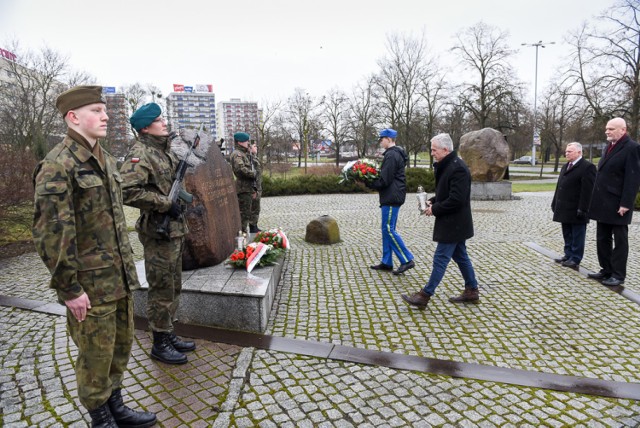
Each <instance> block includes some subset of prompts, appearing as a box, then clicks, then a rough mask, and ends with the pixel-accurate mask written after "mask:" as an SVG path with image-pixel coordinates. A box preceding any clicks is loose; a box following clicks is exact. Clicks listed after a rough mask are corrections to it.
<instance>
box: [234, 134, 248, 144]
mask: <svg viewBox="0 0 640 428" xmlns="http://www.w3.org/2000/svg"><path fill="white" fill-rule="evenodd" d="M233 139H234V140H235V141H237V142H239V143H244V142H245V141H249V134H247V133H246V132H236V133H235V134H233Z"/></svg>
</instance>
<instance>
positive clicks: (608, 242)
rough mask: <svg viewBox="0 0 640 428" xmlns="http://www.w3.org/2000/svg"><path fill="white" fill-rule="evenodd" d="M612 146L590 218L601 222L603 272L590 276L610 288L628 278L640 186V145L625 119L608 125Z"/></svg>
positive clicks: (605, 158)
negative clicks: (635, 211) (634, 211)
mask: <svg viewBox="0 0 640 428" xmlns="http://www.w3.org/2000/svg"><path fill="white" fill-rule="evenodd" d="M605 134H606V135H607V141H609V144H608V146H607V148H606V149H605V150H604V151H603V153H602V157H601V158H600V162H598V173H597V174H596V181H595V185H594V187H593V196H592V197H591V206H590V208H589V217H590V218H591V219H593V220H595V221H597V231H596V243H597V249H598V262H599V263H600V268H601V269H600V272H596V273H591V274H589V278H593V279H597V280H600V281H601V282H602V284H604V285H607V286H617V285H620V284H622V283H623V282H624V279H625V277H626V275H627V257H628V255H629V224H631V216H632V215H633V207H634V205H635V200H636V195H637V194H638V187H639V186H640V145H638V143H636V142H635V141H633V140H632V139H631V138H630V137H629V135H627V124H626V122H625V121H624V119H622V118H619V117H616V118H614V119H611V120H610V121H609V122H607V128H606V130H605Z"/></svg>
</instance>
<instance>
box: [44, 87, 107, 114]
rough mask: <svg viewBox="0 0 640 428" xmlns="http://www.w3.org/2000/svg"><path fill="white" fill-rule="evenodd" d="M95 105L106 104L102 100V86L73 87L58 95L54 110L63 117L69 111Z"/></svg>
mask: <svg viewBox="0 0 640 428" xmlns="http://www.w3.org/2000/svg"><path fill="white" fill-rule="evenodd" d="M95 103H102V104H106V101H105V100H104V98H102V86H75V87H73V88H71V89H69V90H68V91H64V92H63V93H61V94H60V95H58V99H56V108H57V109H58V111H59V112H60V113H61V114H62V117H65V116H66V115H67V113H69V110H73V109H76V108H80V107H82V106H86V105H89V104H95Z"/></svg>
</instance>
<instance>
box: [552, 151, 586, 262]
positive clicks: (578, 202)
mask: <svg viewBox="0 0 640 428" xmlns="http://www.w3.org/2000/svg"><path fill="white" fill-rule="evenodd" d="M564 153H565V157H566V158H567V161H568V162H567V163H566V165H564V166H563V167H562V169H561V170H560V176H559V177H558V185H557V186H556V192H555V194H554V195H553V200H552V201H551V210H552V211H553V221H557V222H559V223H561V224H562V236H563V238H564V256H563V257H562V258H560V259H556V262H558V263H562V266H566V267H570V268H573V269H578V266H579V265H580V262H581V261H582V256H583V255H584V241H585V236H586V234H587V223H589V218H588V217H587V214H588V212H589V203H590V202H591V194H592V192H593V182H594V180H595V177H596V167H595V165H594V164H592V163H591V162H589V161H588V160H586V159H583V158H582V144H580V143H569V144H567V148H566V149H565V152H564Z"/></svg>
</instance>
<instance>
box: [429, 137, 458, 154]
mask: <svg viewBox="0 0 640 428" xmlns="http://www.w3.org/2000/svg"><path fill="white" fill-rule="evenodd" d="M434 143H435V144H436V146H438V147H439V148H441V149H446V150H448V151H450V152H452V151H453V140H452V139H451V137H450V136H449V134H438V135H436V136H435V137H433V138H432V139H431V145H432V146H433V144H434Z"/></svg>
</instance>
